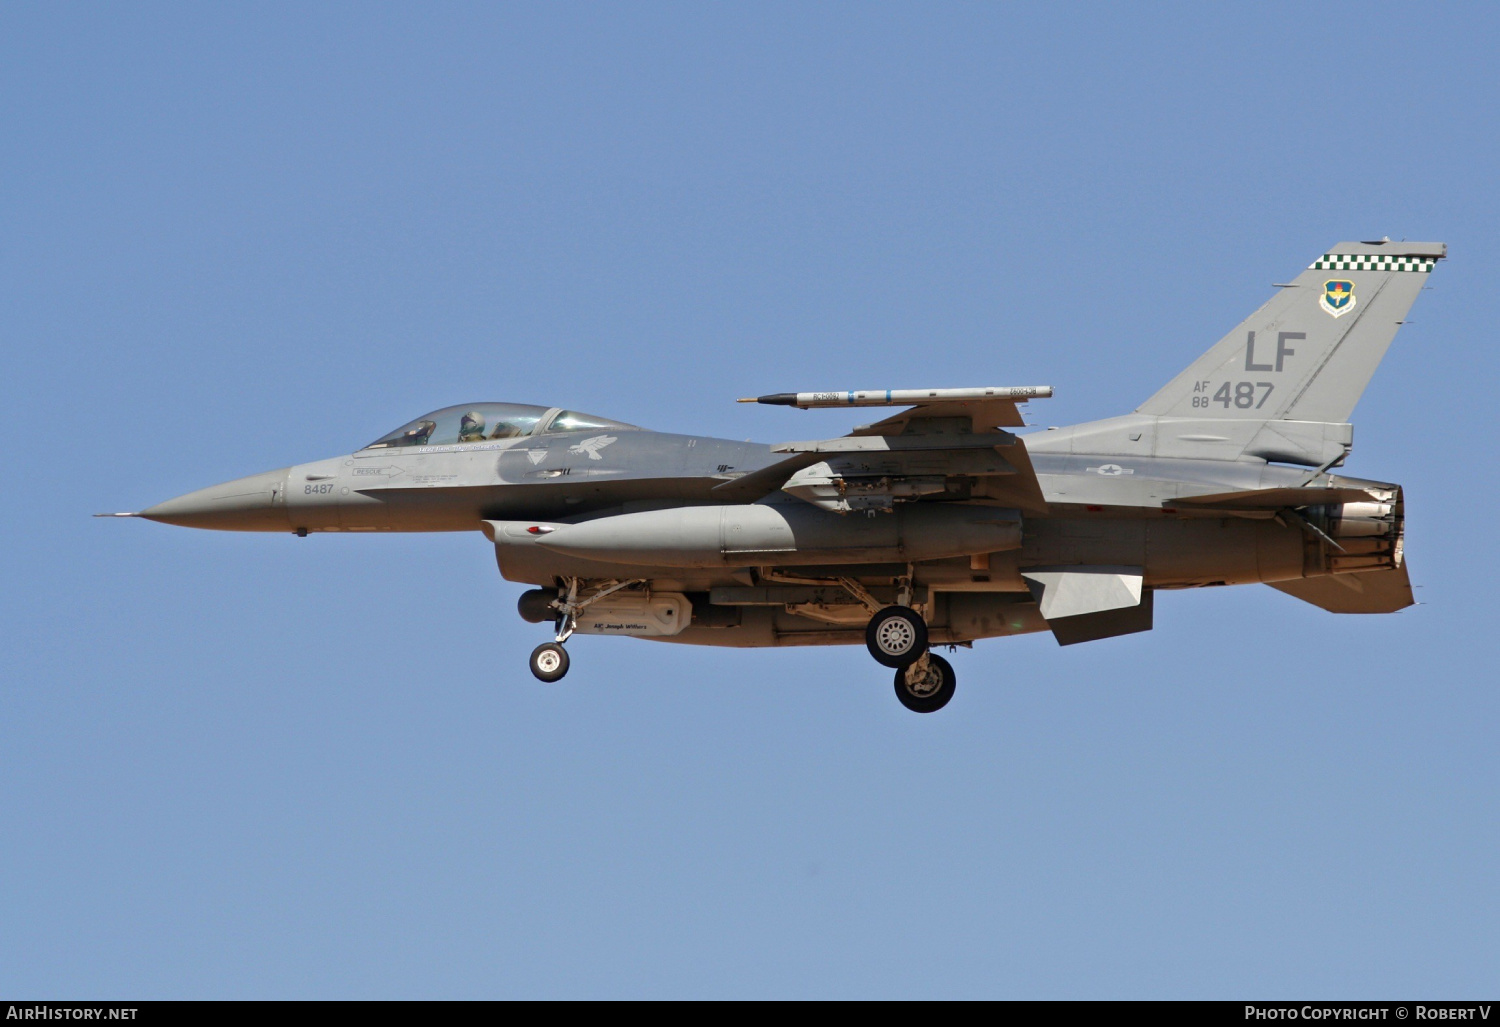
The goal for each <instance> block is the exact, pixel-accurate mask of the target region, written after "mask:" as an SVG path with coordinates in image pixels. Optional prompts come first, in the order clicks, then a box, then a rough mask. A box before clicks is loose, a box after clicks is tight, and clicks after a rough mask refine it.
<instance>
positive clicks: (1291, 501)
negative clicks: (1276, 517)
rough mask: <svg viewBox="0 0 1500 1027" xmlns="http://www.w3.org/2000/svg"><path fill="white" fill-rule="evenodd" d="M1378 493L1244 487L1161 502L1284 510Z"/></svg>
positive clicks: (1212, 507) (1369, 497)
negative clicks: (1239, 489) (1235, 490)
mask: <svg viewBox="0 0 1500 1027" xmlns="http://www.w3.org/2000/svg"><path fill="white" fill-rule="evenodd" d="M1378 500H1379V497H1377V496H1375V495H1373V494H1372V493H1369V492H1366V491H1365V490H1364V489H1349V488H1311V489H1291V488H1288V489H1243V490H1241V491H1239V492H1215V493H1213V494H1212V495H1207V496H1183V497H1181V498H1178V499H1172V500H1168V501H1166V502H1165V503H1163V504H1162V505H1163V506H1170V507H1189V508H1194V507H1196V508H1198V509H1202V510H1285V509H1289V508H1292V507H1299V506H1323V505H1328V504H1333V503H1372V502H1377V501H1378Z"/></svg>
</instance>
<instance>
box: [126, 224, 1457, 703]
mask: <svg viewBox="0 0 1500 1027" xmlns="http://www.w3.org/2000/svg"><path fill="white" fill-rule="evenodd" d="M1446 254H1447V249H1446V247H1445V246H1444V245H1443V244H1441V243H1411V242H1390V241H1389V240H1384V239H1382V240H1380V241H1378V242H1344V243H1339V244H1338V245H1336V246H1334V247H1332V248H1331V249H1330V250H1329V251H1328V252H1327V253H1324V254H1322V255H1321V256H1319V257H1318V259H1317V260H1315V261H1314V262H1313V263H1312V264H1311V265H1310V266H1309V267H1308V268H1307V269H1306V270H1305V271H1303V272H1302V273H1301V274H1300V275H1298V276H1297V278H1296V279H1294V280H1293V281H1291V282H1287V283H1284V284H1281V285H1278V286H1277V287H1276V289H1277V291H1276V292H1275V294H1273V295H1272V297H1271V298H1270V300H1268V301H1267V302H1266V304H1265V305H1264V306H1262V307H1261V308H1260V309H1259V310H1257V311H1256V312H1255V313H1254V314H1252V315H1251V316H1250V317H1249V318H1247V319H1246V320H1245V321H1243V322H1242V323H1241V324H1240V325H1238V326H1237V327H1236V328H1234V329H1233V330H1232V331H1231V332H1230V333H1229V334H1228V335H1226V336H1224V338H1222V339H1220V340H1219V341H1218V342H1217V343H1215V344H1214V345H1213V346H1212V347H1211V348H1209V350H1208V351H1207V352H1206V353H1204V354H1203V355H1202V356H1201V357H1199V358H1198V359H1197V360H1196V361H1194V362H1193V363H1192V364H1191V365H1190V366H1189V367H1188V368H1187V369H1186V370H1184V371H1182V373H1180V374H1178V375H1177V376H1176V377H1174V378H1172V379H1171V380H1170V381H1168V382H1167V383H1166V385H1164V386H1162V388H1161V389H1160V391H1158V392H1157V393H1156V394H1155V395H1154V396H1152V397H1150V398H1149V399H1147V400H1146V401H1145V402H1144V403H1142V404H1141V405H1140V406H1138V407H1137V408H1136V409H1135V410H1134V412H1132V413H1128V414H1124V415H1122V416H1117V417H1110V418H1106V419H1104V420H1099V421H1090V422H1087V423H1084V424H1076V425H1072V426H1069V427H1065V428H1048V429H1046V430H1045V431H1033V432H1030V433H1019V432H1016V431H1013V430H1012V429H1018V428H1022V427H1024V426H1025V422H1024V421H1023V419H1022V415H1021V412H1020V406H1021V405H1022V404H1024V403H1026V402H1027V401H1029V400H1035V399H1042V398H1045V397H1048V396H1050V395H1052V389H1051V388H1050V387H1048V386H1024V387H1014V386H1012V387H991V388H948V389H889V390H874V391H863V392H856V391H850V392H788V393H777V394H774V395H767V396H759V397H754V398H752V399H746V400H741V401H740V402H756V403H765V404H773V405H781V406H787V407H795V408H799V409H803V410H811V409H818V408H833V407H881V408H895V409H893V412H890V413H889V416H884V417H881V418H880V419H879V420H873V421H872V422H871V423H869V424H866V425H863V426H861V427H858V428H856V429H854V430H853V431H852V432H851V433H849V434H848V435H845V436H842V437H839V438H813V439H811V440H809V441H801V442H782V443H778V444H775V445H764V444H753V443H748V442H747V443H741V442H733V441H729V440H726V439H716V438H705V437H700V436H693V435H675V434H668V433H663V432H656V431H651V430H649V429H646V428H641V427H638V426H636V425H632V424H624V423H622V422H619V421H614V420H610V419H607V418H603V417H595V416H592V415H589V414H583V413H578V412H576V411H573V410H565V409H562V408H560V407H546V406H528V405H522V404H515V403H466V404H461V405H459V406H449V407H444V408H443V409H441V410H435V411H433V412H432V413H429V414H424V415H423V416H421V417H419V418H417V419H416V420H414V421H411V422H410V423H408V424H405V425H402V426H401V427H399V428H397V429H396V430H395V431H392V432H390V433H388V434H385V435H382V436H380V437H379V438H377V439H376V440H375V441H373V442H371V443H370V444H369V445H368V446H365V447H364V448H363V449H360V450H359V451H357V452H354V453H350V454H348V455H345V456H336V457H332V458H330V459H326V460H319V461H315V462H313V463H306V464H297V465H295V466H292V467H285V468H282V469H280V470H276V471H270V472H267V473H265V474H257V475H252V476H250V477H248V478H239V479H237V480H235V481H231V482H227V483H225V484H223V485H216V486H214V487H212V488H207V489H202V490H200V491H197V492H192V493H189V494H188V495H185V496H180V497H178V498H176V499H171V500H168V501H166V502H164V503H160V504H158V505H156V506H153V507H151V508H149V509H147V510H143V511H141V512H140V513H138V514H134V513H131V514H111V515H101V516H123V517H144V518H146V519H148V520H153V521H160V522H162V523H165V524H176V525H183V526H187V527H195V528H215V529H220V530H228V531H279V532H288V533H292V534H295V535H297V536H299V537H306V536H308V535H310V534H316V533H319V532H328V531H372V532H380V531H478V532H483V534H484V536H485V538H486V539H488V540H489V542H490V543H491V544H492V545H493V547H494V552H495V558H496V561H497V562H498V564H499V568H500V573H501V575H502V576H503V577H504V578H506V579H507V580H509V581H513V582H519V583H522V584H526V585H531V586H534V587H532V588H531V589H530V590H528V591H526V592H525V593H524V594H522V595H521V596H520V601H519V612H520V615H521V616H522V617H523V618H524V619H525V620H527V621H529V622H532V623H535V624H550V625H551V629H550V632H549V633H550V634H551V637H550V638H549V639H547V640H546V641H544V642H542V644H540V645H538V646H537V647H536V649H535V651H533V652H532V654H531V671H532V673H533V674H534V675H535V676H536V677H537V678H538V679H540V680H542V681H546V682H553V681H557V680H558V679H560V678H562V677H563V675H564V674H566V673H567V672H568V664H569V659H568V651H567V649H566V648H565V644H566V643H567V641H568V639H569V638H570V637H571V636H572V635H573V634H575V633H584V634H600V635H629V636H633V637H636V638H648V639H655V640H657V641H665V642H681V643H687V644H690V645H717V646H737V647H754V646H789V645H842V644H848V645H857V644H859V643H863V644H864V645H865V647H866V648H867V649H868V650H869V653H870V655H871V656H872V657H873V658H874V659H875V660H876V662H878V663H880V664H881V665H883V666H885V667H886V668H889V669H890V670H892V671H894V676H895V682H894V684H895V692H896V697H897V698H898V699H899V700H900V702H901V703H902V704H903V705H904V706H906V708H907V709H910V710H914V711H916V712H919V713H930V712H932V711H934V710H938V709H941V708H942V707H943V706H945V705H946V704H947V703H948V701H949V700H950V699H951V698H952V697H953V694H954V686H955V683H956V678H955V674H954V671H953V667H952V665H951V664H950V663H949V662H948V661H947V660H946V659H944V658H943V657H942V656H940V655H938V654H937V653H936V652H935V651H934V650H935V649H937V648H941V647H944V646H946V647H948V648H949V650H950V652H951V651H952V650H953V649H955V648H957V647H960V646H963V647H969V646H971V645H972V643H974V642H975V641H977V640H979V639H986V638H998V637H1003V636H1008V635H1018V634H1023V633H1026V632H1033V631H1050V632H1052V634H1053V636H1054V637H1055V638H1056V640H1057V641H1058V643H1059V644H1061V645H1074V644H1077V643H1079V642H1087V641H1093V640H1097V639H1105V638H1111V637H1115V636H1119V635H1125V634H1130V633H1133V632H1139V631H1147V630H1150V628H1151V626H1152V596H1153V595H1154V594H1155V593H1156V592H1157V591H1159V590H1162V589H1189V588H1208V587H1214V586H1222V585H1241V584H1266V585H1269V586H1270V587H1272V588H1274V589H1277V590H1279V591H1281V592H1285V593H1286V594H1288V595H1290V596H1293V597H1295V598H1297V599H1300V600H1303V601H1304V602H1307V603H1311V604H1313V605H1314V606H1319V607H1322V608H1323V609H1324V610H1329V611H1332V612H1334V613H1390V612H1393V611H1396V610H1399V609H1401V608H1403V607H1406V606H1409V605H1411V603H1412V593H1411V585H1410V583H1409V581H1408V577H1407V568H1406V564H1405V561H1404V558H1403V545H1404V537H1405V515H1404V507H1403V500H1402V491H1401V488H1400V486H1398V485H1393V484H1389V483H1387V482H1381V481H1370V480H1365V479H1359V478H1349V477H1344V476H1341V475H1338V474H1335V473H1333V469H1334V468H1336V467H1339V466H1341V465H1342V464H1343V463H1344V461H1345V460H1346V459H1347V458H1348V456H1349V453H1350V451H1351V448H1352V446H1353V442H1354V429H1353V426H1352V425H1351V424H1350V423H1349V418H1350V415H1351V413H1352V411H1353V409H1354V405H1355V403H1356V402H1357V401H1358V400H1359V397H1360V394H1361V393H1362V392H1363V391H1364V388H1365V386H1366V385H1367V384H1368V383H1369V381H1370V377H1371V375H1372V374H1373V373H1374V371H1375V367H1376V365H1377V364H1378V363H1379V362H1380V359H1381V357H1382V356H1384V354H1385V351H1386V348H1387V347H1388V346H1389V345H1390V343H1391V340H1392V339H1393V338H1394V336H1395V334H1396V329H1397V328H1398V327H1399V326H1400V325H1401V324H1402V322H1403V321H1404V320H1405V318H1406V315H1407V311H1408V310H1409V309H1410V308H1411V305H1412V303H1413V301H1415V299H1416V297H1417V293H1418V292H1419V291H1421V289H1422V287H1423V285H1424V284H1425V282H1426V281H1427V275H1428V273H1430V272H1431V271H1432V269H1433V267H1434V266H1435V265H1436V263H1437V261H1438V260H1440V259H1442V258H1443V257H1445V256H1446ZM789 434H790V433H789ZM808 434H814V435H816V429H813V430H812V431H811V432H808Z"/></svg>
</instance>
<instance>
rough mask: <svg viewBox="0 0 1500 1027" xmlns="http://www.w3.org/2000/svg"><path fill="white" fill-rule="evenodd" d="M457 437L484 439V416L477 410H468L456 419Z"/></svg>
mask: <svg viewBox="0 0 1500 1027" xmlns="http://www.w3.org/2000/svg"><path fill="white" fill-rule="evenodd" d="M458 437H459V439H460V440H462V439H481V438H484V415H483V414H481V413H480V412H479V411H478V410H470V411H469V412H468V413H467V414H464V415H463V416H462V417H460V418H459V419H458Z"/></svg>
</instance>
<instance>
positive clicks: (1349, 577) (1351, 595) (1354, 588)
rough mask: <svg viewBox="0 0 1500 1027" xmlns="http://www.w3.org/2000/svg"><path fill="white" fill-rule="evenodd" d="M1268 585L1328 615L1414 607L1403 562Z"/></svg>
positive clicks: (1409, 583)
mask: <svg viewBox="0 0 1500 1027" xmlns="http://www.w3.org/2000/svg"><path fill="white" fill-rule="evenodd" d="M1269 584H1270V586H1271V587H1272V588H1274V589H1275V590H1276V591H1278V592H1285V593H1286V594H1287V595H1289V596H1293V597H1294V598H1297V599H1300V600H1302V601H1303V602H1304V603H1312V604H1313V605H1314V606H1318V607H1321V608H1323V609H1325V610H1327V611H1328V612H1329V613H1395V612H1396V611H1397V610H1404V609H1406V607H1408V606H1413V605H1415V604H1416V599H1415V598H1413V597H1412V594H1411V579H1410V578H1409V577H1407V574H1406V563H1405V562H1404V561H1403V562H1402V564H1401V566H1399V567H1396V568H1394V569H1392V570H1383V571H1367V572H1365V573H1362V574H1359V573H1356V574H1327V575H1324V576H1322V577H1318V578H1299V579H1297V580H1295V581H1273V582H1269Z"/></svg>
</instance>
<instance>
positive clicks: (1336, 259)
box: [1307, 253, 1437, 274]
mask: <svg viewBox="0 0 1500 1027" xmlns="http://www.w3.org/2000/svg"><path fill="white" fill-rule="evenodd" d="M1436 263H1437V258H1436V257H1387V256H1383V255H1381V254H1379V253H1325V254H1323V256H1322V257H1321V258H1319V259H1318V260H1315V261H1313V262H1312V263H1311V264H1309V265H1308V267H1307V269H1308V270H1309V271H1418V272H1422V273H1424V274H1425V273H1427V272H1430V271H1431V270H1432V268H1433V265H1435V264H1436Z"/></svg>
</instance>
